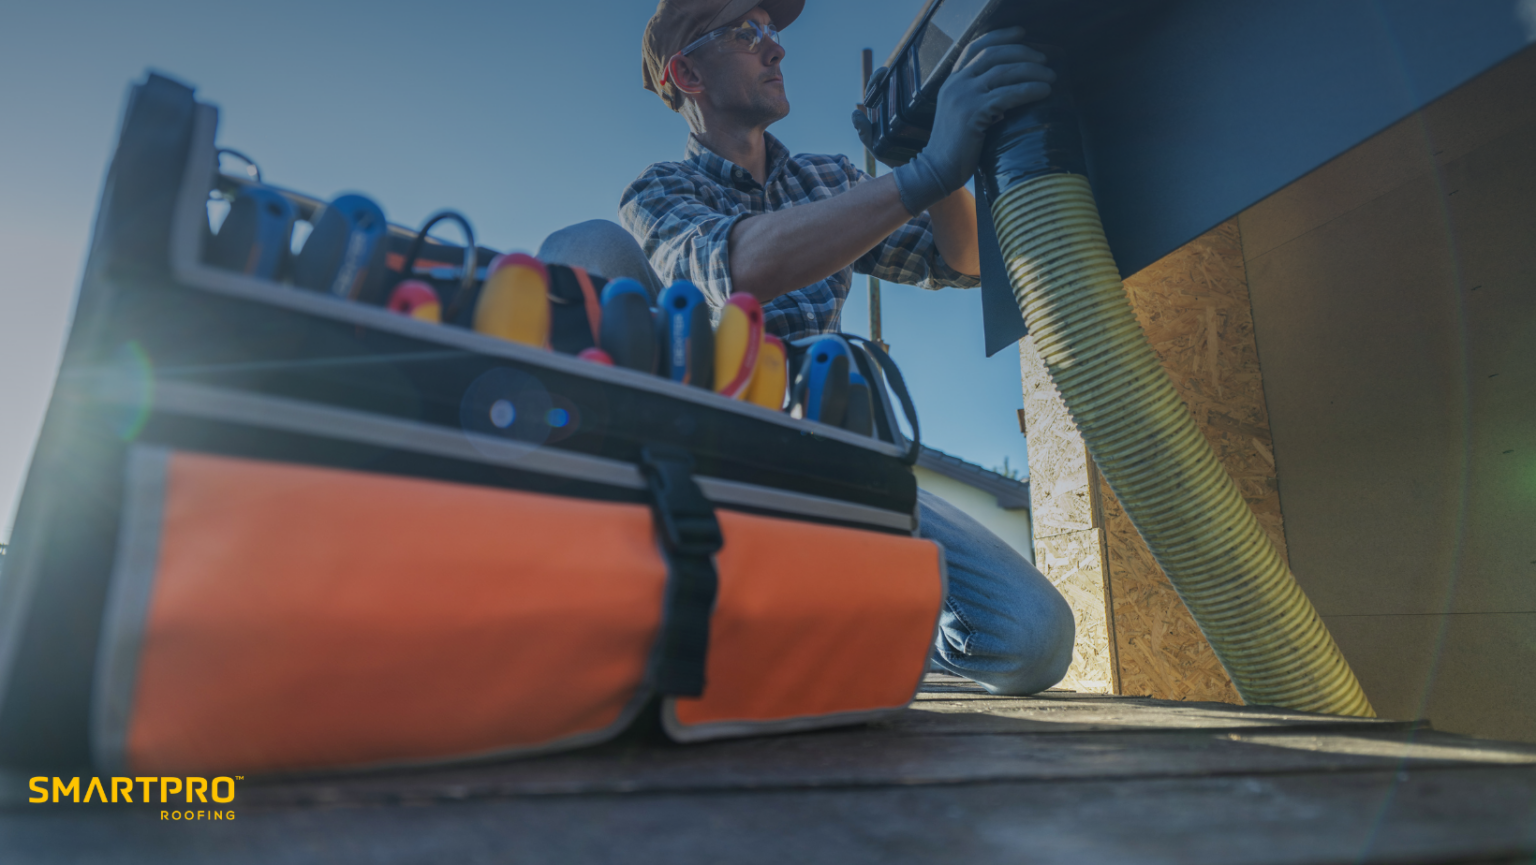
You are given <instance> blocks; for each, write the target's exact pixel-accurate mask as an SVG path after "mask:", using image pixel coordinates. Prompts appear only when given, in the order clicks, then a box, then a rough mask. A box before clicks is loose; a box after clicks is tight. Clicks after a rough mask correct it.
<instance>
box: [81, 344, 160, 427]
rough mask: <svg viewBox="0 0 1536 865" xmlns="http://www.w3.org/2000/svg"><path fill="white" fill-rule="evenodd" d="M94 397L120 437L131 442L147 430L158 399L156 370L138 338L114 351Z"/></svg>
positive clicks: (100, 378) (109, 423) (109, 424)
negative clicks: (145, 428)
mask: <svg viewBox="0 0 1536 865" xmlns="http://www.w3.org/2000/svg"><path fill="white" fill-rule="evenodd" d="M94 390H95V394H94V396H95V398H96V400H98V401H99V402H100V404H101V405H102V407H103V409H104V410H105V412H106V414H105V417H106V421H107V424H108V426H109V427H110V428H111V429H112V432H113V434H114V435H116V436H117V437H118V439H120V440H122V441H125V442H131V441H134V440H135V439H137V438H138V437H139V434H140V433H142V432H144V426H145V424H147V423H149V416H150V412H151V409H152V408H153V407H154V402H155V372H154V365H153V364H152V363H150V360H149V355H148V354H147V353H146V352H145V351H144V347H143V346H141V345H139V344H138V343H137V342H128V343H124V344H123V345H121V346H119V347H118V349H117V351H115V352H113V353H112V358H111V360H109V361H108V362H107V365H106V367H105V368H104V369H103V370H102V373H101V376H100V377H99V378H97V380H96V384H95V388H94Z"/></svg>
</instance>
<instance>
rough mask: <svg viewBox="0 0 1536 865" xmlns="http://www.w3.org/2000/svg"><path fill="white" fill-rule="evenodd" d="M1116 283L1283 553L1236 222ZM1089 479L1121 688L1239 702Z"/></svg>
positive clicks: (1114, 508)
mask: <svg viewBox="0 0 1536 865" xmlns="http://www.w3.org/2000/svg"><path fill="white" fill-rule="evenodd" d="M1125 287H1126V292H1127V293H1128V294H1129V295H1130V297H1131V303H1132V306H1133V307H1134V308H1135V310H1136V316H1137V318H1138V319H1139V320H1140V321H1141V325H1142V327H1143V329H1145V330H1146V333H1147V336H1148V338H1149V339H1150V340H1151V342H1152V347H1153V349H1154V350H1155V351H1156V352H1157V354H1158V357H1159V358H1160V359H1161V360H1162V362H1163V367H1164V368H1165V369H1167V370H1168V373H1169V375H1170V376H1171V377H1172V379H1173V382H1174V385H1175V387H1176V388H1177V389H1178V391H1179V393H1180V395H1181V396H1183V397H1184V401H1185V403H1186V404H1187V405H1188V406H1189V408H1190V411H1191V413H1192V414H1193V415H1194V418H1195V422H1196V424H1197V425H1198V426H1199V428H1200V430H1201V431H1202V432H1203V433H1204V434H1205V436H1206V438H1207V440H1209V441H1210V443H1211V446H1212V447H1213V448H1215V450H1216V455H1217V457H1218V458H1219V459H1220V460H1221V462H1222V464H1223V465H1224V466H1225V467H1226V469H1227V471H1228V473H1230V474H1231V475H1232V478H1233V480H1235V481H1236V482H1237V485H1238V488H1239V490H1241V491H1242V494H1243V497H1244V498H1245V499H1246V500H1247V501H1248V505H1249V507H1251V508H1252V509H1253V512H1254V515H1255V516H1256V517H1257V518H1258V520H1259V524H1260V525H1261V526H1262V527H1263V528H1264V530H1265V532H1266V533H1267V534H1268V535H1269V537H1270V539H1271V541H1273V542H1274V543H1275V545H1276V547H1277V548H1278V549H1279V551H1280V554H1281V555H1282V556H1284V555H1285V534H1284V528H1283V525H1282V522H1281V517H1280V494H1279V484H1278V482H1277V480H1276V475H1275V460H1274V453H1273V450H1272V445H1271V442H1270V434H1269V416H1268V413H1267V411H1266V409H1265V404H1264V384H1263V380H1262V378H1261V376H1260V371H1259V359H1258V351H1257V349H1256V347H1255V345H1254V338H1253V315H1252V310H1251V308H1250V305H1249V300H1248V283H1247V274H1246V271H1245V270H1244V266H1243V254H1242V243H1241V237H1240V236H1239V234H1238V228H1237V222H1236V220H1232V221H1229V222H1227V223H1225V224H1223V225H1221V226H1218V227H1217V228H1215V229H1213V230H1211V231H1210V232H1208V233H1206V234H1205V235H1203V236H1201V237H1199V238H1197V239H1195V240H1194V241H1191V242H1190V243H1189V244H1187V245H1185V246H1184V247H1182V248H1181V249H1178V250H1176V251H1174V252H1173V253H1170V254H1169V255H1168V256H1166V257H1165V258H1163V259H1162V260H1161V261H1158V262H1156V263H1154V264H1152V265H1150V266H1148V267H1147V268H1146V269H1144V270H1142V271H1141V272H1140V273H1137V274H1136V275H1135V276H1133V277H1131V278H1130V279H1128V280H1126V283H1125ZM1099 483H1100V491H1099V492H1100V495H1101V497H1102V502H1101V506H1102V509H1103V516H1102V519H1103V528H1104V533H1105V538H1106V550H1105V557H1106V560H1107V563H1108V568H1109V584H1110V603H1111V608H1112V611H1113V616H1114V621H1113V628H1112V631H1113V634H1114V636H1115V639H1116V641H1117V644H1116V648H1117V654H1118V661H1119V665H1120V688H1121V693H1125V694H1149V695H1151V696H1154V697H1159V698H1162V699H1172V700H1225V701H1231V702H1238V701H1239V698H1238V696H1237V692H1236V690H1235V689H1234V688H1233V687H1232V683H1231V680H1230V679H1228V677H1227V675H1226V672H1225V671H1224V670H1223V669H1222V668H1221V664H1220V663H1219V662H1218V661H1217V660H1216V656H1215V654H1214V653H1213V652H1212V651H1211V648H1210V645H1209V644H1208V643H1207V642H1206V640H1205V637H1204V636H1203V635H1202V634H1201V633H1200V630H1199V628H1197V627H1196V626H1195V623H1194V621H1193V619H1191V618H1190V615H1189V611H1188V610H1187V609H1186V608H1185V607H1184V604H1183V603H1182V602H1181V601H1180V600H1179V598H1178V595H1177V594H1175V592H1174V591H1173V587H1172V585H1170V584H1169V582H1168V578H1167V577H1166V576H1165V575H1164V574H1163V572H1162V570H1161V569H1159V568H1158V566H1157V563H1156V562H1155V561H1153V559H1152V555H1151V553H1150V552H1149V551H1148V550H1147V547H1146V545H1145V544H1144V543H1142V540H1141V537H1140V536H1139V535H1137V534H1136V530H1135V528H1134V527H1132V526H1131V524H1130V521H1129V519H1127V518H1126V516H1125V513H1124V511H1123V510H1122V509H1121V508H1120V504H1119V502H1118V501H1116V500H1115V496H1114V493H1113V492H1112V491H1110V489H1109V486H1108V484H1107V483H1104V482H1103V481H1102V480H1101V481H1100V482H1099Z"/></svg>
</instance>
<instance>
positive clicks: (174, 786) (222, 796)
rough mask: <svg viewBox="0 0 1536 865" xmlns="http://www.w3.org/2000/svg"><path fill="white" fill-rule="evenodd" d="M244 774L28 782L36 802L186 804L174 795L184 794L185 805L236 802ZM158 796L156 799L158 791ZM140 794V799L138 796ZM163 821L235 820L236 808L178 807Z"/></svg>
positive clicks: (45, 778) (40, 777)
mask: <svg viewBox="0 0 1536 865" xmlns="http://www.w3.org/2000/svg"><path fill="white" fill-rule="evenodd" d="M243 780H245V776H244V775H235V776H234V777H230V776H228V775H220V776H219V777H217V778H193V777H187V778H161V777H158V776H156V777H149V778H145V777H133V778H119V777H113V778H96V777H91V778H78V777H76V778H59V777H49V776H47V775H38V776H37V777H35V778H32V779H30V780H29V781H28V782H27V787H28V788H29V789H30V791H31V793H32V795H31V796H29V797H28V798H27V801H28V802H30V803H32V804H34V805H41V804H43V803H49V804H59V803H61V802H75V803H80V804H86V803H100V804H110V805H148V804H161V805H165V804H175V805H181V804H183V803H182V802H180V801H177V800H176V799H175V798H173V797H178V796H184V797H185V800H186V801H185V804H186V805H188V806H191V805H227V804H229V803H230V802H233V801H235V782H236V781H243ZM157 793H158V794H159V798H158V799H157V798H156V794H157ZM135 796H137V798H135ZM160 819H161V820H233V819H235V809H233V808H226V809H208V808H203V809H200V810H199V809H193V808H190V807H189V808H186V809H182V808H176V809H166V810H162V811H161V812H160Z"/></svg>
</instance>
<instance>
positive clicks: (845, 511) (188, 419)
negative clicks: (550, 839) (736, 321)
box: [0, 75, 944, 774]
mask: <svg viewBox="0 0 1536 865" xmlns="http://www.w3.org/2000/svg"><path fill="white" fill-rule="evenodd" d="M216 125H217V110H216V109H215V108H213V107H212V106H209V105H205V104H201V103H198V102H196V100H195V99H194V97H193V92H192V91H191V90H190V89H189V88H187V87H185V86H183V85H180V84H178V83H175V82H172V81H170V80H168V79H165V78H161V77H159V76H154V75H151V76H150V77H149V79H148V80H147V81H146V83H144V84H141V85H139V86H137V87H136V88H134V90H133V93H132V95H131V97H130V103H129V107H128V110H127V112H126V113H125V116H124V120H123V125H122V128H121V131H120V139H119V143H118V148H117V152H116V155H115V157H114V159H113V163H112V167H111V169H110V171H109V175H108V178H107V182H106V187H105V190H104V193H103V197H102V204H101V209H100V212H99V215H98V219H97V225H96V232H95V236H94V239H93V243H92V248H91V252H90V258H89V261H88V263H87V267H86V273H85V278H84V282H83V285H82V288H81V292H80V295H79V300H78V304H77V311H76V317H75V320H74V323H73V326H72V329H71V332H70V335H69V339H68V344H67V347H66V352H65V357H64V361H63V367H62V370H61V372H60V375H59V379H58V384H57V387H56V389H55V391H54V394H53V398H52V402H51V404H50V406H49V409H48V414H47V417H46V420H45V423H44V428H43V433H42V436H41V438H40V441H39V444H38V447H37V451H36V454H35V456H34V459H33V463H32V466H31V469H30V472H29V475H28V478H27V482H26V486H25V489H24V492H23V497H22V501H21V508H20V511H19V513H18V518H17V522H16V525H15V532H14V536H13V539H12V540H13V542H12V545H11V548H10V549H11V552H10V554H9V555H8V556H7V557H6V560H5V569H4V572H3V575H0V764H3V765H4V766H6V767H8V768H11V769H33V768H38V769H40V768H44V767H48V768H51V769H57V770H58V771H59V772H60V773H62V772H63V771H65V770H66V769H67V768H73V769H75V770H76V771H78V770H80V769H87V770H90V771H95V772H101V773H108V772H110V773H118V774H130V773H137V774H145V773H148V774H176V773H210V772H215V771H218V772H244V773H248V774H260V773H271V772H290V771H305V770H330V769H350V768H361V767H377V766H388V765H407V764H423V763H435V762H444V761H455V760H464V759H471V758H480V757H489V756H497V755H511V754H531V753H537V752H545V751H550V750H557V749H564V748H572V747H576V746H580V745H584V744H589V743H594V742H598V741H601V740H604V739H606V738H609V737H612V736H614V735H616V734H617V733H618V732H620V731H621V730H622V729H624V728H625V727H626V725H628V724H629V723H630V722H631V721H632V720H634V718H635V717H636V716H637V714H638V713H640V712H641V711H654V710H656V707H659V711H660V713H661V720H662V724H663V726H664V728H665V730H666V731H667V733H668V734H669V735H670V736H672V737H673V738H675V739H677V740H680V741H691V740H701V739H709V738H717V737H723V736H735V735H746V734H756V733H765V732H774V731H786V730H799V729H807V728H812V727H818V726H827V725H832V724H844V723H850V722H856V721H862V720H867V719H871V718H875V717H878V716H880V715H881V714H882V713H886V712H890V711H893V710H897V709H900V708H901V707H903V706H905V705H906V704H907V703H908V702H909V701H910V700H911V699H912V697H913V695H914V694H915V692H916V690H917V688H918V685H919V683H920V681H921V678H922V675H923V673H924V672H925V669H926V666H927V658H928V653H929V650H930V647H931V645H932V641H933V638H934V632H935V628H936V625H937V618H938V613H939V608H940V605H941V603H942V599H943V596H944V571H943V555H942V550H940V549H939V548H938V546H937V545H935V544H933V543H932V542H929V541H925V540H921V539H918V538H916V537H915V536H914V533H915V529H916V525H915V514H916V486H915V482H914V480H913V475H912V473H911V469H910V465H911V463H912V462H913V461H914V460H915V456H916V451H917V442H916V418H915V415H913V414H912V412H911V406H910V400H908V399H907V398H906V395H905V389H904V387H903V386H902V385H901V383H900V377H899V373H897V372H896V370H895V367H894V366H893V365H891V364H890V362H889V359H888V358H884V356H883V355H879V354H878V352H877V351H872V350H870V349H868V348H865V347H861V346H860V345H859V344H858V342H857V341H850V343H849V345H850V346H851V352H852V364H853V368H856V369H857V370H858V371H859V372H861V373H862V380H864V381H867V382H871V383H873V384H872V385H871V387H870V388H869V389H870V390H871V391H878V394H879V398H876V399H874V400H873V403H872V405H873V407H874V408H873V410H874V412H875V415H876V418H875V420H876V421H877V422H876V423H875V424H874V427H875V429H874V430H873V432H872V434H870V435H861V434H858V433H855V432H850V431H848V430H846V429H841V428H837V427H834V426H832V425H829V424H826V423H821V422H815V421H811V420H805V419H798V418H795V417H792V416H791V415H789V414H787V413H785V412H783V411H774V410H771V409H769V408H765V407H763V406H761V405H754V404H751V403H749V402H746V401H744V400H742V399H729V398H727V397H725V396H722V395H720V394H717V393H714V392H711V391H710V390H709V389H708V388H701V387H695V386H690V385H687V384H681V383H678V382H675V381H671V380H667V379H664V378H661V377H658V376H656V375H647V374H644V373H642V372H638V371H635V370H632V369H624V368H620V367H615V366H607V365H603V364H600V363H592V362H587V361H584V360H579V359H577V358H575V357H572V356H569V355H568V354H564V353H561V352H560V351H550V350H546V349H542V348H538V347H532V346H527V345H520V344H517V343H515V342H509V341H507V340H505V339H497V338H494V337H491V336H487V335H485V334H482V333H476V332H473V331H471V330H469V329H466V328H464V327H459V326H453V324H452V323H451V320H449V319H445V320H447V321H449V322H450V323H448V324H434V323H431V322H429V321H424V320H420V319H418V318H416V317H413V316H412V315H410V314H399V311H394V312H392V311H390V309H386V308H383V307H381V306H377V305H370V304H366V303H359V302H356V301H355V300H349V299H346V298H344V297H338V296H333V295H332V294H329V293H326V292H324V291H306V290H302V288H301V287H299V286H298V285H297V283H293V282H291V277H290V278H289V279H290V281H287V282H280V281H278V278H277V277H275V276H273V275H272V274H252V273H246V272H242V271H240V270H239V268H238V267H236V268H231V267H227V266H215V264H214V263H210V257H211V256H212V255H213V254H214V253H213V252H211V250H214V249H215V247H214V246H213V245H211V244H210V242H209V239H208V236H207V235H208V231H209V229H208V220H207V211H206V207H205V205H206V202H207V200H208V195H209V190H210V188H211V187H213V186H216V185H217V184H220V183H228V182H229V178H226V177H221V176H220V175H219V174H218V172H217V168H216V156H215V130H216ZM283 197H284V198H285V199H286V200H287V201H288V202H289V203H290V204H292V205H293V206H294V207H295V209H296V212H297V213H298V214H299V216H300V218H315V211H316V208H315V207H314V206H313V205H312V204H308V203H306V202H312V201H313V200H311V199H307V198H305V197H304V196H300V195H297V194H294V193H283ZM278 209H279V210H280V209H281V208H278ZM285 218H286V217H285ZM321 218H324V217H323V216H322V217H321ZM466 233H467V232H466ZM384 242H385V243H387V246H386V248H385V250H384V253H383V254H382V255H379V256H375V257H374V258H372V259H370V260H373V261H377V260H379V259H383V260H387V261H389V262H390V264H391V265H392V268H403V271H402V270H394V269H392V270H391V272H390V273H389V274H386V275H385V277H384V280H383V283H382V286H381V287H379V286H377V284H376V287H375V288H373V289H370V292H372V293H373V294H375V295H377V296H379V297H381V298H382V297H383V296H385V295H387V294H388V289H389V288H390V285H391V284H393V283H399V282H401V281H402V280H404V279H406V278H408V277H411V276H412V275H413V270H414V268H413V267H412V266H409V265H407V264H406V263H405V258H406V257H407V256H408V255H409V256H410V257H412V258H415V257H417V256H418V255H419V256H420V257H422V258H423V259H424V260H430V261H432V262H436V263H438V264H443V265H446V264H451V263H455V262H457V261H458V259H459V257H460V256H461V255H464V254H465V252H466V250H474V249H476V247H475V246H474V241H473V239H472V238H466V245H465V246H464V247H456V248H455V247H451V246H450V245H447V244H442V243H439V242H437V241H433V242H432V243H430V244H427V248H426V249H420V248H417V249H412V246H413V245H414V246H418V247H419V246H420V244H416V243H415V238H414V236H413V233H412V232H409V231H405V230H402V229H398V228H396V227H394V226H390V227H389V234H388V237H387V238H386V239H385V241H384ZM488 254H490V251H489V250H481V251H480V256H479V257H481V258H482V259H483V258H484V257H485V256H486V255H488ZM369 255H370V256H371V255H373V253H371V252H370V253H369ZM469 257H471V258H473V257H475V256H469ZM256 258H258V256H255V255H250V256H245V258H243V259H241V260H256ZM338 266H339V267H344V266H345V263H343V264H342V265H338ZM433 266H437V265H433ZM474 270H475V268H474V266H473V264H472V263H468V264H465V265H463V271H462V272H460V273H458V274H452V273H449V274H447V275H446V276H442V278H441V279H437V283H435V284H439V287H440V288H441V289H442V290H443V292H444V295H445V296H444V301H445V303H444V306H451V305H453V298H452V296H451V295H452V294H453V292H454V288H453V284H454V283H455V281H458V282H461V283H462V284H463V286H464V290H472V289H470V288H468V287H467V286H469V284H470V282H471V281H472V280H471V279H469V278H467V277H466V274H469V275H471V276H472V275H473V273H474ZM553 270H554V271H555V273H553V274H552V275H551V276H550V286H551V288H550V291H551V294H553V295H556V297H555V298H554V301H553V306H554V308H555V309H556V314H555V318H556V323H555V326H554V331H555V332H556V333H564V334H565V337H562V339H574V340H575V342H577V343H580V342H582V339H580V338H579V337H580V328H579V327H578V326H576V325H572V324H571V323H570V322H568V321H566V322H562V321H561V319H562V317H568V315H569V312H568V311H567V312H561V311H560V306H561V304H562V303H564V302H566V301H570V302H571V303H570V304H568V309H570V308H576V307H578V306H585V307H587V308H590V304H587V303H575V301H577V300H580V299H581V297H582V294H583V292H584V289H583V288H582V287H581V286H579V285H576V284H575V282H573V281H572V280H571V279H569V277H571V276H572V274H569V273H567V274H565V275H561V274H560V273H559V269H558V268H554V269H553ZM355 278H356V280H358V281H359V282H358V284H362V281H366V280H368V279H371V278H373V277H370V276H368V275H367V274H363V275H358V276H356V277H355ZM424 278H426V279H429V280H431V279H435V277H433V276H432V275H431V274H427V275H426V276H425V277H424ZM576 282H579V280H578V281H576ZM573 286H574V287H573ZM587 293H588V294H590V292H587ZM589 299H590V298H589ZM459 306H461V307H462V304H459ZM460 315H461V316H462V315H463V313H462V312H461V313H460ZM583 321H584V320H583ZM572 334H575V337H572ZM888 389H889V390H893V391H895V392H897V393H898V394H899V395H900V398H901V401H902V404H903V406H904V407H905V412H906V414H907V419H908V425H909V426H910V428H911V430H912V433H913V434H912V437H911V438H908V437H906V436H904V435H903V434H902V432H901V430H900V425H899V423H898V419H897V415H896V413H895V409H894V407H892V406H891V405H890V404H889V400H887V399H885V398H884V395H885V393H886V392H887V390H888Z"/></svg>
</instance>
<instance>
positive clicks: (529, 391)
mask: <svg viewBox="0 0 1536 865" xmlns="http://www.w3.org/2000/svg"><path fill="white" fill-rule="evenodd" d="M554 407H555V404H554V402H553V400H552V399H551V397H550V393H549V389H548V388H546V387H545V386H544V384H543V383H542V382H540V381H539V380H538V379H537V378H535V377H534V376H533V375H530V374H529V373H526V372H523V371H521V370H516V369H509V368H505V367H502V368H498V369H492V370H487V371H486V372H484V373H482V374H481V375H480V376H479V377H478V378H476V379H475V380H474V381H473V382H472V383H471V384H470V385H469V387H467V388H465V390H464V397H463V399H462V400H460V402H459V423H460V425H461V426H462V428H463V430H464V432H466V433H469V434H470V441H471V442H475V443H476V444H477V445H478V443H479V442H481V441H484V440H485V439H488V438H489V439H498V440H500V441H502V442H516V443H520V444H526V445H541V444H544V443H545V441H547V440H548V439H549V434H550V430H551V426H550V423H549V418H550V411H551V410H552V409H554Z"/></svg>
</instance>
